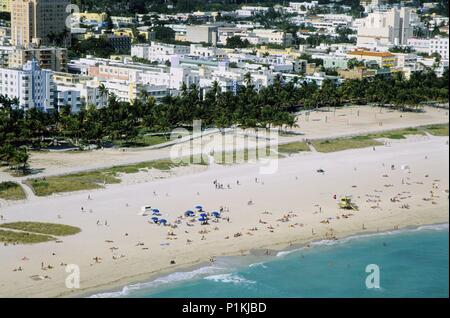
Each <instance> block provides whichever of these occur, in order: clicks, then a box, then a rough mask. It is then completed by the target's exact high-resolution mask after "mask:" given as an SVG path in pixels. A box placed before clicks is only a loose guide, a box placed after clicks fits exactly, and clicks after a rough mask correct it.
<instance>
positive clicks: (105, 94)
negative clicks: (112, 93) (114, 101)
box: [98, 83, 109, 98]
mask: <svg viewBox="0 0 450 318" xmlns="http://www.w3.org/2000/svg"><path fill="white" fill-rule="evenodd" d="M98 91H99V93H100V97H102V98H104V97H106V98H108V96H109V91H108V89H107V88H106V87H105V84H103V83H101V84H100V85H99V86H98Z"/></svg>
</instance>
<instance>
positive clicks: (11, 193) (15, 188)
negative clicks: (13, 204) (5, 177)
mask: <svg viewBox="0 0 450 318" xmlns="http://www.w3.org/2000/svg"><path fill="white" fill-rule="evenodd" d="M0 199H4V200H24V199H26V195H25V192H24V191H23V189H22V187H21V186H20V185H18V184H17V183H15V182H0Z"/></svg>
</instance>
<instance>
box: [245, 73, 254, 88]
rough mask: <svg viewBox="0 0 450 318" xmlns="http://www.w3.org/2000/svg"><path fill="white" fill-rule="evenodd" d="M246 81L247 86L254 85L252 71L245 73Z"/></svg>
mask: <svg viewBox="0 0 450 318" xmlns="http://www.w3.org/2000/svg"><path fill="white" fill-rule="evenodd" d="M244 83H245V85H246V86H247V87H250V86H251V85H252V74H251V73H250V72H247V73H245V75H244Z"/></svg>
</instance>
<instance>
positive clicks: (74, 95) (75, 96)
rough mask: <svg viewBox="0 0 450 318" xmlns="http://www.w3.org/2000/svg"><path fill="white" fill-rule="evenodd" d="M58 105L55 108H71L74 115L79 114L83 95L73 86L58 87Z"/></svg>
mask: <svg viewBox="0 0 450 318" xmlns="http://www.w3.org/2000/svg"><path fill="white" fill-rule="evenodd" d="M55 95H56V103H55V107H56V108H57V109H58V110H59V109H61V108H63V107H66V106H69V107H70V111H71V112H72V113H77V112H79V111H80V110H81V106H82V102H81V94H80V91H79V90H78V89H76V88H75V87H71V86H65V85H56V94H55Z"/></svg>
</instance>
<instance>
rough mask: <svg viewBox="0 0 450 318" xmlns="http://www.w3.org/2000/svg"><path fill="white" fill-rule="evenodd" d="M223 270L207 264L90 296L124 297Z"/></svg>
mask: <svg viewBox="0 0 450 318" xmlns="http://www.w3.org/2000/svg"><path fill="white" fill-rule="evenodd" d="M221 270H224V268H221V267H216V266H206V267H201V268H198V269H196V270H193V271H190V272H175V273H172V274H169V275H167V276H163V277H159V278H156V279H155V280H153V281H150V282H146V283H137V284H133V285H128V286H125V287H123V288H122V290H120V291H116V292H109V293H101V294H96V295H92V296H90V298H117V297H124V296H127V295H129V294H130V293H131V292H132V291H135V290H140V289H145V288H151V287H157V286H161V285H164V284H169V283H176V282H180V281H186V280H191V279H194V278H196V277H199V276H202V275H208V274H213V273H217V272H220V271H221Z"/></svg>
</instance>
